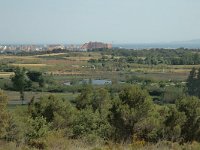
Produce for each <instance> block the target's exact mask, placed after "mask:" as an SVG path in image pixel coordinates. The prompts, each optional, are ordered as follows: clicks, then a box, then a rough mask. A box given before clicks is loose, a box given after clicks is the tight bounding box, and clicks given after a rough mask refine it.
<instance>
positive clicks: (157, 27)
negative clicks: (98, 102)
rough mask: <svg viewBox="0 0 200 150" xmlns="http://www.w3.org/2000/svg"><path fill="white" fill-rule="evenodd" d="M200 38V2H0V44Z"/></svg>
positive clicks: (35, 0) (155, 40)
mask: <svg viewBox="0 0 200 150" xmlns="http://www.w3.org/2000/svg"><path fill="white" fill-rule="evenodd" d="M192 39H200V0H0V43H83V42H87V41H103V42H113V43H146V42H168V41H184V40H192Z"/></svg>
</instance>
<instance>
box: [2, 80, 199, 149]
mask: <svg viewBox="0 0 200 150" xmlns="http://www.w3.org/2000/svg"><path fill="white" fill-rule="evenodd" d="M6 105H7V98H6V96H5V94H4V93H3V92H1V93H0V108H1V112H0V118H1V119H0V137H1V141H2V142H3V143H4V144H3V145H6V144H7V146H10V147H18V146H21V147H27V148H28V147H29V148H31V147H32V148H33V147H34V148H40V149H46V148H47V149H50V148H53V147H56V146H58V145H59V146H60V148H61V149H71V148H72V147H73V146H74V144H73V142H72V141H76V142H75V143H79V142H80V143H79V144H80V145H82V144H84V146H86V145H92V146H94V147H95V146H97V147H98V146H99V147H101V148H103V147H105V148H106V147H107V148H108V147H112V148H114V147H116V146H117V143H118V144H119V145H118V147H120V144H121V146H122V145H123V144H122V143H124V146H125V147H126V146H128V144H129V146H128V147H129V148H142V147H143V148H145V147H146V146H147V145H148V146H149V147H150V146H151V144H152V147H153V144H154V145H156V143H157V144H159V143H162V142H160V141H169V142H163V143H162V144H161V145H160V147H168V148H170V147H171V146H172V147H173V146H176V147H177V148H180V149H181V147H192V146H194V147H195V146H196V147H197V148H199V145H198V143H193V144H192V145H184V143H191V142H194V141H196V142H200V138H199V134H200V133H199V131H200V120H199V116H200V100H199V99H198V98H197V97H192V96H187V95H186V96H177V98H175V100H174V102H172V103H170V104H164V105H158V104H155V103H154V102H153V100H152V97H151V96H150V95H149V92H148V91H147V90H145V89H142V88H141V87H140V86H134V85H131V84H129V85H125V86H122V87H121V88H120V90H119V91H118V92H116V91H112V90H110V89H109V88H102V87H99V88H98V87H93V86H91V85H89V84H88V85H85V87H84V88H83V89H82V91H81V93H80V95H79V96H78V97H77V98H76V99H75V100H73V101H68V100H67V99H62V98H60V97H57V96H54V95H50V96H48V97H41V98H40V101H35V100H34V97H33V98H32V99H31V101H30V103H29V105H28V107H23V109H22V108H20V109H16V110H14V111H8V109H7V106H6ZM78 141H79V142H78ZM125 143H126V144H125ZM84 146H83V147H84ZM92 146H91V147H92ZM70 147H71V148H70ZM158 147H159V146H158ZM85 148H89V147H87V146H86V147H85ZM112 148H111V149H112ZM74 149H76V148H74Z"/></svg>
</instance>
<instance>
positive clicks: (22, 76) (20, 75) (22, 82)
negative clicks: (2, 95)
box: [11, 67, 30, 104]
mask: <svg viewBox="0 0 200 150" xmlns="http://www.w3.org/2000/svg"><path fill="white" fill-rule="evenodd" d="M14 73H15V75H14V76H13V77H12V78H11V81H12V83H13V87H14V88H15V89H16V90H17V91H19V92H20V100H21V101H22V104H23V102H24V90H25V88H26V87H28V86H30V80H29V78H28V77H27V75H26V69H25V68H22V69H21V68H19V67H18V68H16V70H15V71H14Z"/></svg>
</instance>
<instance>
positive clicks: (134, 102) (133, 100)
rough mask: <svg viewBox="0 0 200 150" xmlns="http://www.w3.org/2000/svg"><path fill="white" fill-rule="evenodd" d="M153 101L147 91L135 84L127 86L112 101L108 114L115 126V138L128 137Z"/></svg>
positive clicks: (148, 110) (150, 108) (149, 108)
mask: <svg viewBox="0 0 200 150" xmlns="http://www.w3.org/2000/svg"><path fill="white" fill-rule="evenodd" d="M152 106H153V102H152V100H151V98H150V96H149V94H148V92H147V91H145V90H142V89H141V88H140V87H137V86H127V87H125V88H124V89H123V90H122V91H121V92H120V94H119V98H116V99H115V100H114V101H113V105H112V107H111V109H110V111H111V114H110V116H109V120H110V123H111V124H112V125H113V127H114V128H115V135H114V138H115V139H116V140H122V139H123V140H127V139H130V138H131V137H132V136H133V134H134V133H135V131H136V130H134V127H135V125H136V123H138V122H139V121H142V120H143V119H145V118H146V117H147V116H148V114H149V112H150V110H152Z"/></svg>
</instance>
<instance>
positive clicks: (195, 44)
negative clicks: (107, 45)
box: [113, 39, 200, 49]
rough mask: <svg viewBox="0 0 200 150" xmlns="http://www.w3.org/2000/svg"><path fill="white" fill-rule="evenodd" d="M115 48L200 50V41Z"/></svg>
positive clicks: (119, 45) (126, 45)
mask: <svg viewBox="0 0 200 150" xmlns="http://www.w3.org/2000/svg"><path fill="white" fill-rule="evenodd" d="M113 47H118V48H126V49H144V48H145V49H150V48H174V49H175V48H180V47H183V48H194V49H198V48H200V39H195V40H190V41H175V42H168V43H139V44H113Z"/></svg>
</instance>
